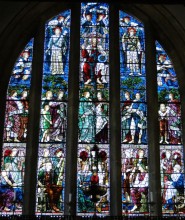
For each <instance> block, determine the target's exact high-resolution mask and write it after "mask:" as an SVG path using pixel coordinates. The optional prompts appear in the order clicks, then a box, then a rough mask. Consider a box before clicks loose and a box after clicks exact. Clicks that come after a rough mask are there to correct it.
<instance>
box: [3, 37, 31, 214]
mask: <svg viewBox="0 0 185 220" xmlns="http://www.w3.org/2000/svg"><path fill="white" fill-rule="evenodd" d="M32 51H33V39H31V40H30V42H29V43H28V44H27V45H26V47H25V48H24V50H23V51H22V53H21V54H20V55H19V57H18V59H17V60H16V63H15V65H14V67H13V70H12V75H11V77H10V81H9V85H8V91H7V100H6V112H5V124H4V143H3V147H2V168H1V188H0V200H1V201H0V210H1V211H2V212H12V211H13V212H15V213H17V214H21V213H22V205H23V187H24V170H25V156H26V139H27V126H28V114H29V90H30V82H31V69H32Z"/></svg>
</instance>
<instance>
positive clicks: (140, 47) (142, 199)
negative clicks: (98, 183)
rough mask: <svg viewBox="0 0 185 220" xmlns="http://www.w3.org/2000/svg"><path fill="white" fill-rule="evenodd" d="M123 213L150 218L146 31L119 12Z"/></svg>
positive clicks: (134, 20) (138, 23)
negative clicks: (148, 216) (144, 215)
mask: <svg viewBox="0 0 185 220" xmlns="http://www.w3.org/2000/svg"><path fill="white" fill-rule="evenodd" d="M119 21H120V22H119V25H120V28H119V31H120V101H121V141H122V146H121V148H122V154H121V155H122V213H123V214H129V215H132V214H135V213H138V214H148V212H149V208H148V178H149V177H148V146H147V103H146V77H145V75H146V74H145V36H144V27H143V24H142V23H140V22H139V21H138V20H137V19H135V18H134V17H132V16H130V15H128V14H126V13H125V12H123V11H120V14H119Z"/></svg>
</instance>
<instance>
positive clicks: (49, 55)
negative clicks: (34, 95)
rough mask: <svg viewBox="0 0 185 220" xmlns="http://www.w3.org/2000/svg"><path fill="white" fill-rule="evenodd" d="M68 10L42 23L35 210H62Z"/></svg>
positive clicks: (60, 211) (42, 211)
mask: <svg viewBox="0 0 185 220" xmlns="http://www.w3.org/2000/svg"><path fill="white" fill-rule="evenodd" d="M70 19H71V17H70V10H67V11H64V12H62V13H60V14H59V15H57V16H56V17H53V18H52V19H51V20H49V21H48V22H47V23H46V25H45V42H44V63H43V79H42V97H41V117H40V136H39V142H40V144H39V152H38V156H39V159H38V188H37V206H36V213H37V214H39V213H46V212H47V213H50V214H51V213H53V212H57V213H58V214H63V211H64V190H65V185H64V183H65V173H64V171H65V169H64V168H65V151H66V127H67V100H68V74H69V35H70Z"/></svg>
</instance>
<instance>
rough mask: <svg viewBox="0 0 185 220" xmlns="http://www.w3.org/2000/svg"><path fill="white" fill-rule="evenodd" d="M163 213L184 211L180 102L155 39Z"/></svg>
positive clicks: (172, 74) (167, 62)
mask: <svg viewBox="0 0 185 220" xmlns="http://www.w3.org/2000/svg"><path fill="white" fill-rule="evenodd" d="M156 62H157V84H158V101H159V110H158V116H159V128H160V138H159V143H160V158H161V188H162V205H163V206H162V212H163V214H180V213H185V209H184V164H183V146H182V124H181V103H180V94H179V85H178V80H177V76H176V73H175V70H174V67H173V64H172V62H171V60H170V58H169V56H168V55H167V53H166V52H165V50H164V49H163V47H162V46H161V45H160V44H159V42H157V41H156Z"/></svg>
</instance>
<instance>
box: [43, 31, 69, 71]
mask: <svg viewBox="0 0 185 220" xmlns="http://www.w3.org/2000/svg"><path fill="white" fill-rule="evenodd" d="M66 34H67V32H66V31H64V32H63V33H62V28H60V27H55V28H54V34H53V35H52V36H51V38H50V40H49V43H48V48H47V50H46V52H47V53H49V54H50V55H51V60H50V61H51V66H50V70H51V74H53V75H54V74H64V65H63V55H65V53H66V49H67V48H66V47H67V45H66V40H65V37H66V36H65V35H66Z"/></svg>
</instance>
